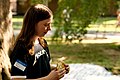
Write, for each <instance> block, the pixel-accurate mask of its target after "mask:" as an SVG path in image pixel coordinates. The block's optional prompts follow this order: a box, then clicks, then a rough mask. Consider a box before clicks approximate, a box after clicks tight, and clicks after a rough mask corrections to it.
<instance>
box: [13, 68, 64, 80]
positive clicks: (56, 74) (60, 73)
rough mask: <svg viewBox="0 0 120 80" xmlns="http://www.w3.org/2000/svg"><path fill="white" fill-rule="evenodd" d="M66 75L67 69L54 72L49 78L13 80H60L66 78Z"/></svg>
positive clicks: (14, 79)
mask: <svg viewBox="0 0 120 80" xmlns="http://www.w3.org/2000/svg"><path fill="white" fill-rule="evenodd" d="M65 73H66V70H65V69H61V70H58V71H56V70H52V71H51V72H50V73H49V74H48V75H47V76H45V77H42V78H37V79H25V78H13V79H12V80H59V79H60V78H62V77H64V75H65Z"/></svg>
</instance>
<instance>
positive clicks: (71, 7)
mask: <svg viewBox="0 0 120 80" xmlns="http://www.w3.org/2000/svg"><path fill="white" fill-rule="evenodd" d="M110 1H111V0H89V1H88V0H59V2H58V5H59V6H58V9H57V11H56V13H55V17H54V18H55V19H54V26H55V27H57V30H56V32H55V35H54V36H53V38H55V37H60V36H61V37H62V35H63V34H64V35H65V36H66V40H68V39H72V38H76V39H79V38H80V39H81V37H82V36H84V34H86V33H87V30H86V28H87V27H88V25H89V24H90V23H91V22H95V21H96V20H97V19H98V18H99V17H100V16H101V15H105V12H106V10H108V8H109V3H110Z"/></svg>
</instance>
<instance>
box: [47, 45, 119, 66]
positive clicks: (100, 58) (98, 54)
mask: <svg viewBox="0 0 120 80" xmlns="http://www.w3.org/2000/svg"><path fill="white" fill-rule="evenodd" d="M49 49H50V52H51V56H52V61H53V63H56V61H57V59H58V58H61V57H66V59H65V62H66V63H93V64H98V65H101V66H104V67H114V66H120V47H119V46H117V45H115V44H113V43H112V44H111V43H109V44H82V43H78V44H63V43H52V44H49Z"/></svg>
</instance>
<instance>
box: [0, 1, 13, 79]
mask: <svg viewBox="0 0 120 80" xmlns="http://www.w3.org/2000/svg"><path fill="white" fill-rule="evenodd" d="M11 20H12V13H11V9H10V0H0V80H10V72H9V71H10V68H11V64H10V60H9V55H10V47H11V46H13V42H14V35H13V28H12V21H11Z"/></svg>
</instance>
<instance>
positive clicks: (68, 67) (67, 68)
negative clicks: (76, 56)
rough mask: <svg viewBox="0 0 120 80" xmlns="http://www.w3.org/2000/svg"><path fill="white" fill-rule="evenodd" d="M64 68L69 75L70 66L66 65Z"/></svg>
mask: <svg viewBox="0 0 120 80" xmlns="http://www.w3.org/2000/svg"><path fill="white" fill-rule="evenodd" d="M64 66H65V70H66V74H67V73H69V71H70V66H69V65H68V64H64Z"/></svg>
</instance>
